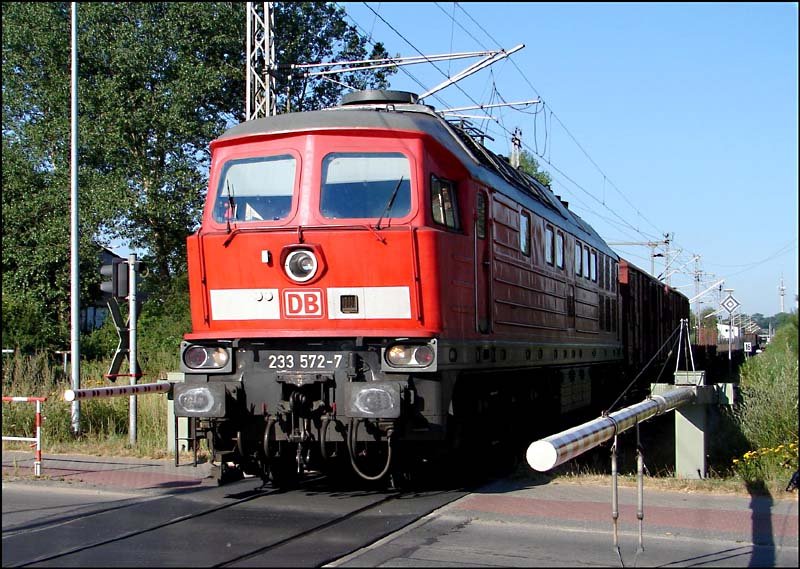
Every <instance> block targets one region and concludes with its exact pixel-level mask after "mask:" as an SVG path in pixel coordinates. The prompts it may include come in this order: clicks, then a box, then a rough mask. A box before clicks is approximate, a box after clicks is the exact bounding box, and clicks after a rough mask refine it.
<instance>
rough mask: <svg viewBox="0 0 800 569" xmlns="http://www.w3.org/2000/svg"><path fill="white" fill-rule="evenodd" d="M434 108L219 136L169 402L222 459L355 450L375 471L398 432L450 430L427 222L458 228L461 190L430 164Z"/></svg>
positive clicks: (249, 466)
mask: <svg viewBox="0 0 800 569" xmlns="http://www.w3.org/2000/svg"><path fill="white" fill-rule="evenodd" d="M353 103H354V104H357V105H358V106H359V107H360V106H361V105H364V104H365V100H364V99H363V98H355V99H354V100H353ZM395 103H398V101H397V100H394V101H393V102H391V104H392V105H394V104H395ZM380 104H382V105H385V104H387V101H385V100H384V101H381V103H380ZM406 104H407V106H411V107H417V106H418V105H415V104H413V103H411V102H410V100H407V101H406ZM379 114H381V115H383V114H386V115H387V116H389V117H391V118H390V119H389V120H388V121H387V120H386V117H383V116H377V115H379ZM365 115H366V116H365ZM423 116H424V118H423V119H420V118H419V117H416V116H413V114H412V116H411V117H410V118H409V117H408V116H405V115H404V114H400V113H397V112H394V113H392V114H389V113H379V112H376V111H374V110H370V111H367V110H364V109H361V108H359V109H358V110H350V109H349V108H348V107H347V106H346V105H345V106H343V107H341V108H340V109H339V110H335V111H333V110H326V111H316V112H310V113H297V114H287V115H279V116H276V117H270V118H267V119H259V120H255V121H249V122H248V123H243V124H242V125H239V126H238V127H234V128H233V129H231V130H230V131H229V132H228V133H226V134H225V135H223V136H222V137H221V138H219V139H218V140H216V141H215V142H214V143H212V147H211V149H212V165H211V171H210V176H209V191H208V196H207V200H206V207H205V210H204V214H203V221H202V225H201V227H200V229H199V230H198V231H197V233H195V234H194V235H192V236H190V237H189V238H188V240H187V244H188V255H189V259H188V260H189V280H190V294H191V310H192V332H191V333H189V334H187V335H186V336H185V340H184V342H183V343H182V346H181V371H183V372H184V376H185V382H184V384H183V385H178V386H177V387H176V392H175V409H176V414H177V415H178V416H190V417H198V418H200V419H201V423H200V424H201V426H202V427H203V428H204V429H205V430H206V431H207V433H208V438H209V442H210V443H211V446H212V447H213V449H214V454H215V458H216V459H217V460H218V461H220V462H223V463H224V462H227V461H230V462H233V463H235V464H238V465H239V466H241V467H242V468H243V469H244V470H245V471H249V472H253V473H258V474H262V475H266V474H267V473H271V474H272V475H273V476H275V477H276V478H277V477H279V476H281V475H282V474H286V472H288V471H289V470H302V469H304V468H306V467H308V466H309V465H311V464H312V463H314V462H315V459H318V458H323V459H330V458H331V457H335V456H337V455H338V456H340V457H341V456H342V455H344V456H345V457H346V458H349V459H350V462H351V463H352V464H351V466H352V467H354V468H355V469H356V471H357V472H359V473H361V474H362V476H364V477H365V478H371V477H373V476H375V475H377V474H380V475H381V476H382V474H385V472H382V471H384V470H385V467H386V466H388V465H389V463H390V460H391V450H390V449H389V445H390V444H392V442H391V438H392V437H395V436H397V435H398V434H400V433H401V432H402V435H403V438H408V436H409V433H412V432H415V431H414V430H415V429H416V432H419V431H420V428H422V429H423V430H425V431H426V433H427V435H426V436H430V433H437V432H438V433H442V432H443V430H444V429H443V424H442V423H443V417H442V412H441V409H440V407H441V405H440V404H437V403H438V400H439V399H440V396H439V393H438V390H439V389H440V388H439V386H438V385H437V381H436V380H437V371H438V366H437V363H438V358H439V351H438V348H437V337H438V335H439V334H440V332H441V326H442V323H441V318H440V310H439V309H438V297H439V289H438V282H439V276H438V271H439V266H438V264H437V257H438V252H437V248H438V247H440V244H439V241H440V237H439V236H438V235H435V234H437V233H441V230H440V229H441V228H439V229H433V230H432V229H431V226H432V225H433V226H436V225H440V226H442V225H446V224H448V223H449V224H450V225H451V226H452V227H456V220H455V219H454V215H455V214H454V209H453V206H454V204H455V196H454V195H453V193H452V184H450V183H448V182H447V181H446V179H445V178H444V177H442V176H441V175H440V176H435V175H432V174H431V171H430V169H431V164H432V161H435V158H430V157H429V156H428V154H429V153H428V151H427V150H426V148H427V147H428V146H430V145H431V144H432V142H431V140H430V137H429V136H426V135H425V134H424V133H423V132H421V131H420V129H419V126H418V124H417V123H418V122H419V121H420V120H427V121H430V120H434V119H433V117H431V116H430V114H429V113H428V114H425V115H423ZM392 121H393V122H392ZM387 122H388V123H389V124H386V123H387ZM394 123H398V124H394ZM437 152H439V153H440V154H441V152H442V151H441V149H437ZM431 192H432V198H431ZM431 199H434V201H435V203H434V204H433V206H432V207H431V206H429V205H428V204H430V203H431ZM415 378H421V379H417V380H416V381H415ZM426 378H431V380H427V379H426ZM434 438H436V436H435V435H434ZM373 446H375V447H377V449H376V450H374V451H373V450H372V447H373ZM365 448H366V449H367V451H366V452H365ZM365 454H366V455H375V456H376V460H375V461H369V460H367V462H366V463H365V464H367V466H364V467H360V466H359V465H358V464H357V461H361V460H362V458H361V457H363V456H364V455H365ZM356 455H359V456H356ZM370 462H374V463H375V464H376V465H377V466H373V464H370ZM370 469H372V473H371V474H370V473H369V472H368V471H369V470H370ZM279 471H282V474H281V472H279ZM379 477H380V476H379Z"/></svg>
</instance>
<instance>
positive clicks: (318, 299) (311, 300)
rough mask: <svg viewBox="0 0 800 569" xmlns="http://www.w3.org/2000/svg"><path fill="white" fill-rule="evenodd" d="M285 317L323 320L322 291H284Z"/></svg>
mask: <svg viewBox="0 0 800 569" xmlns="http://www.w3.org/2000/svg"><path fill="white" fill-rule="evenodd" d="M283 315H284V316H286V318H322V317H323V316H324V310H323V307H322V291H321V290H319V289H294V290H291V289H289V290H284V291H283Z"/></svg>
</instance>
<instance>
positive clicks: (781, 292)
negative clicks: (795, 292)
mask: <svg viewBox="0 0 800 569" xmlns="http://www.w3.org/2000/svg"><path fill="white" fill-rule="evenodd" d="M778 294H779V295H780V297H781V313H783V312H784V306H783V297H784V296H785V295H786V287H785V286H783V275H781V284H780V285H779V286H778Z"/></svg>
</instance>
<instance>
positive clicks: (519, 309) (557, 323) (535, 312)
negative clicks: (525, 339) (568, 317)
mask: <svg viewBox="0 0 800 569" xmlns="http://www.w3.org/2000/svg"><path fill="white" fill-rule="evenodd" d="M495 318H496V321H495V322H496V324H497V325H505V326H515V327H520V328H541V329H547V330H563V329H564V328H565V327H566V322H565V318H564V315H563V314H559V313H556V312H551V311H548V310H544V309H539V308H533V307H530V306H525V305H522V304H517V303H515V302H512V301H509V300H499V299H498V300H496V301H495Z"/></svg>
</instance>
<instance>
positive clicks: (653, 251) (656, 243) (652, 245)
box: [606, 233, 669, 276]
mask: <svg viewBox="0 0 800 569" xmlns="http://www.w3.org/2000/svg"><path fill="white" fill-rule="evenodd" d="M606 245H609V246H611V247H614V246H617V245H644V246H646V247H650V274H651V275H652V276H656V261H655V258H656V257H663V256H664V254H663V253H656V247H660V246H662V245H666V246H667V248H668V249H667V250H669V233H665V234H664V241H623V242H617V243H606Z"/></svg>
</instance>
